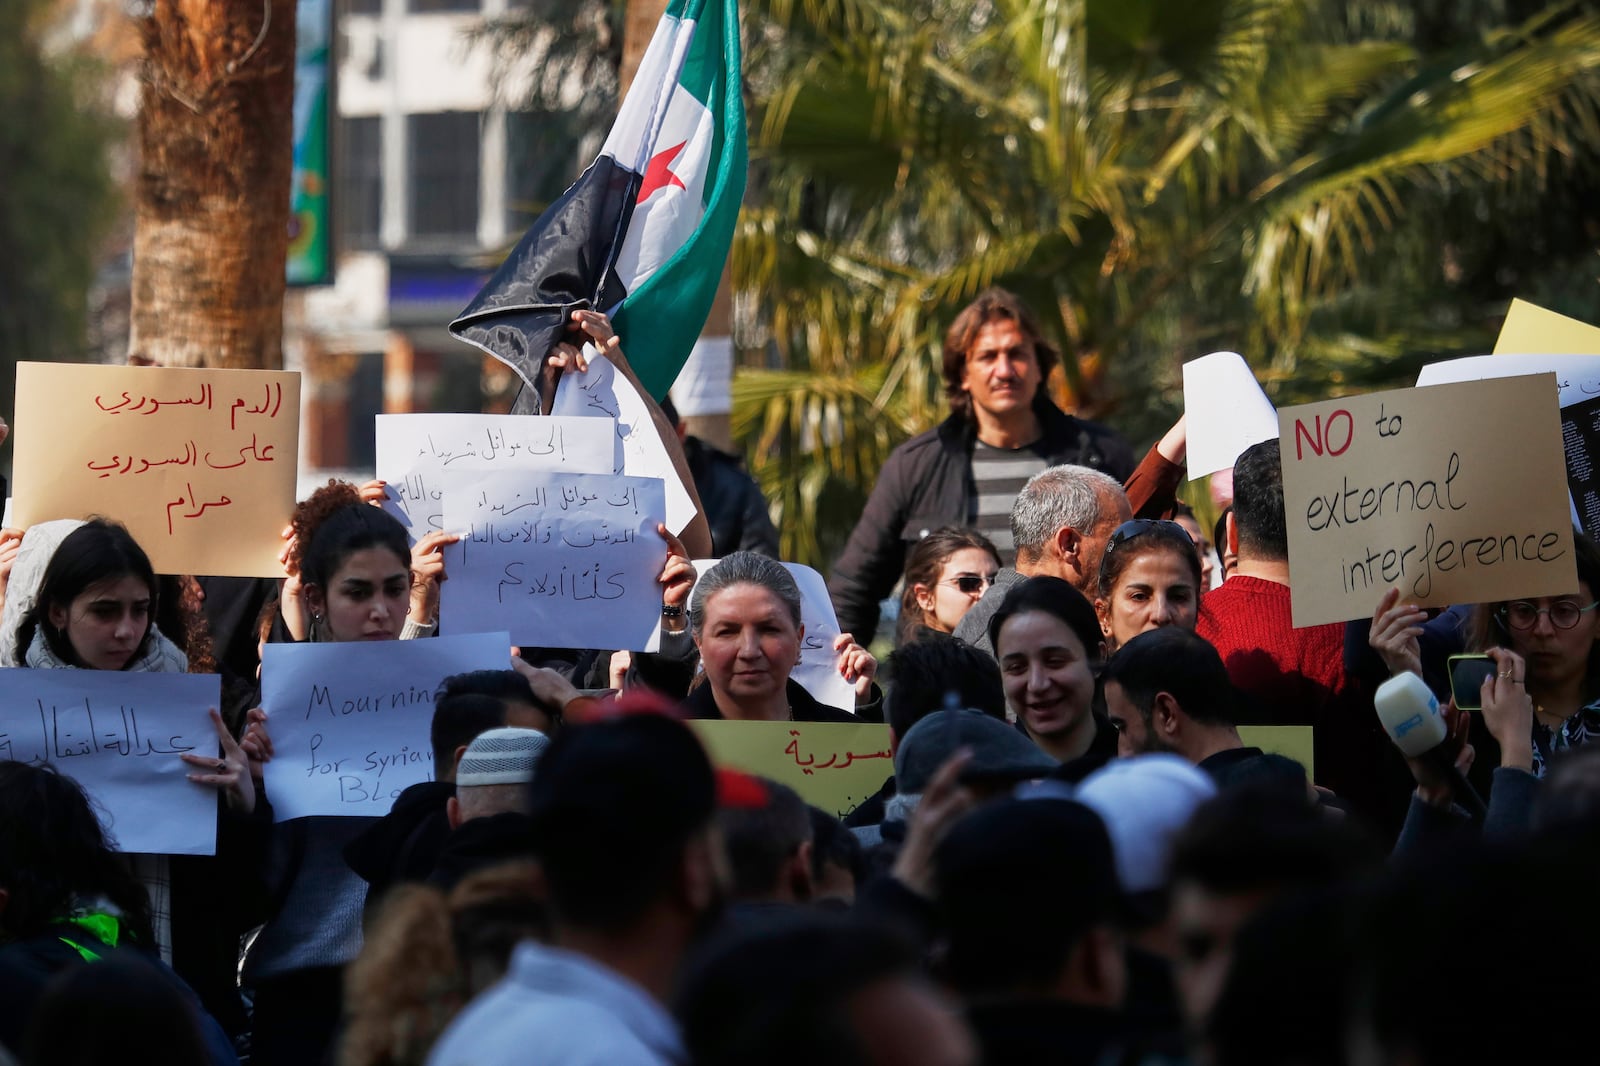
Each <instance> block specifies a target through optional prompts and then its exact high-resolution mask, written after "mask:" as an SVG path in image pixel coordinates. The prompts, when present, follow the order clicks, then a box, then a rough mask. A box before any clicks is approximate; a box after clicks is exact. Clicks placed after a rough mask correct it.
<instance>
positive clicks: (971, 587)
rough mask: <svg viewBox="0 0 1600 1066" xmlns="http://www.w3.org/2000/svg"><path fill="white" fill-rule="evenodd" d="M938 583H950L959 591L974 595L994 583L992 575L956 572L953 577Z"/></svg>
mask: <svg viewBox="0 0 1600 1066" xmlns="http://www.w3.org/2000/svg"><path fill="white" fill-rule="evenodd" d="M939 584H941V585H952V586H954V587H955V588H956V589H958V590H960V591H961V592H964V593H966V594H967V595H968V596H976V595H977V594H978V593H980V592H982V591H983V590H984V589H986V588H988V587H989V586H990V585H993V584H994V575H993V574H957V575H956V576H955V577H952V578H950V579H948V580H946V581H941V582H939Z"/></svg>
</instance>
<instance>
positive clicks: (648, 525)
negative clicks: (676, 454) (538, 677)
mask: <svg viewBox="0 0 1600 1066" xmlns="http://www.w3.org/2000/svg"><path fill="white" fill-rule="evenodd" d="M444 517H445V524H446V528H448V529H452V530H458V531H460V532H461V533H462V538H461V541H460V543H458V544H455V545H452V546H450V547H449V548H448V549H446V551H445V572H446V573H447V574H449V576H450V579H449V580H448V581H446V582H445V583H444V585H443V586H442V587H441V589H440V601H439V603H440V606H439V611H440V616H439V621H440V625H441V626H442V627H443V628H444V630H445V632H448V633H469V632H474V631H478V630H484V629H504V630H507V631H509V632H510V633H511V636H512V639H513V640H514V641H515V642H516V643H518V644H536V645H540V646H543V647H551V648H614V649H627V650H630V651H643V650H647V649H648V648H650V647H652V646H653V638H654V637H655V634H656V630H657V628H658V626H659V625H660V621H661V584H660V580H659V579H660V577H661V568H662V567H663V566H665V565H666V561H667V544H666V541H664V540H662V539H661V535H660V534H659V533H658V532H657V531H656V526H657V525H659V524H661V523H662V522H664V521H665V520H666V503H665V501H664V500H663V492H662V485H661V482H660V480H658V479H656V478H638V477H614V476H609V475H592V474H540V473H525V474H511V473H503V472H497V473H485V474H463V475H460V476H459V478H458V479H457V480H456V481H454V482H453V483H452V484H451V485H450V486H449V487H448V488H447V490H446V492H445V498H444Z"/></svg>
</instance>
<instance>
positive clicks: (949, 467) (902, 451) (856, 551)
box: [828, 390, 1135, 644]
mask: <svg viewBox="0 0 1600 1066" xmlns="http://www.w3.org/2000/svg"><path fill="white" fill-rule="evenodd" d="M1034 412H1035V413H1036V414H1037V415H1038V416H1039V426H1040V429H1041V430H1042V431H1043V436H1042V437H1041V438H1040V441H1039V445H1040V447H1041V449H1042V450H1043V452H1044V453H1045V455H1046V457H1047V459H1048V461H1049V463H1050V464H1051V465H1052V466H1054V465H1057V464H1060V463H1074V464H1077V465H1079V466H1088V467H1093V468H1094V469H1096V470H1101V471H1104V472H1105V473H1107V474H1110V475H1111V476H1112V477H1114V478H1116V479H1117V480H1118V481H1126V480H1127V479H1128V476H1129V475H1130V474H1132V473H1133V469H1134V465H1135V463H1134V455H1133V449H1132V448H1131V447H1129V445H1128V442H1127V441H1126V440H1124V439H1123V438H1122V437H1121V436H1120V435H1119V434H1118V433H1116V432H1115V431H1114V430H1111V429H1108V428H1107V427H1105V426H1102V425H1100V424H1099V423H1096V422H1088V421H1085V420H1083V419H1081V418H1074V417H1073V416H1072V415H1069V414H1067V413H1065V412H1064V411H1062V410H1061V409H1060V408H1059V407H1057V406H1055V404H1053V403H1051V402H1050V401H1049V400H1048V399H1047V398H1046V397H1045V396H1044V393H1043V391H1042V390H1041V392H1040V394H1039V396H1038V398H1037V399H1035V401H1034ZM976 441H977V427H976V425H975V424H974V423H973V422H972V421H971V420H970V419H968V418H967V417H966V416H964V415H951V416H950V417H949V418H947V419H945V420H944V421H943V422H941V423H940V424H939V425H938V426H937V427H935V428H933V429H930V430H929V431H928V432H926V433H924V434H922V435H921V436H917V437H912V438H911V439H910V440H908V441H906V442H905V443H904V444H902V445H900V447H898V448H896V449H895V450H894V451H893V452H892V453H891V454H890V455H889V459H888V461H887V462H885V463H884V464H883V469H882V470H880V471H879V472H878V481H877V484H875V485H874V486H873V487H872V495H871V496H870V497H869V498H868V499H867V506H866V508H865V509H864V510H863V511H862V512H861V520H860V521H859V522H857V523H856V528H855V531H854V532H852V533H851V534H850V541H849V543H847V544H846V545H845V549H844V554H843V555H841V556H840V557H839V561H838V562H837V563H835V564H834V567H833V575H832V577H831V578H830V579H829V581H828V594H829V595H830V596H832V597H833V606H834V610H836V611H837V612H838V614H839V629H840V631H841V632H845V633H851V634H853V635H854V636H855V638H856V639H857V640H858V641H860V642H861V643H862V644H869V643H871V641H872V638H873V635H874V634H875V633H877V631H878V602H879V601H880V600H882V599H883V598H884V597H885V596H887V595H888V594H889V592H890V590H891V589H893V588H894V583H895V582H896V581H898V580H900V574H901V572H902V571H903V570H904V569H905V563H906V550H907V546H908V545H909V544H910V543H911V542H912V541H915V540H920V539H922V538H923V537H925V536H927V535H928V534H929V533H931V532H933V531H934V530H935V529H938V528H939V527H940V526H966V525H969V524H970V523H971V514H970V510H971V501H972V498H973V494H974V486H973V481H972V449H973V446H974V444H975V442H976Z"/></svg>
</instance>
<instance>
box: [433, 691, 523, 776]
mask: <svg viewBox="0 0 1600 1066" xmlns="http://www.w3.org/2000/svg"><path fill="white" fill-rule="evenodd" d="M505 724H506V705H505V704H504V703H502V702H501V701H500V700H498V699H495V698H494V697H493V696H479V695H475V694H473V693H463V694H461V695H457V696H441V697H440V698H439V699H438V701H437V702H436V703H435V704H434V706H433V724H432V726H431V727H430V729H429V731H428V737H429V741H430V742H431V743H432V745H433V776H434V779H435V780H437V781H449V780H451V779H452V776H453V775H454V774H455V757H456V749H457V748H460V747H465V746H466V745H468V744H471V743H472V740H473V738H474V737H476V736H478V734H480V733H484V732H487V731H488V730H490V729H498V728H500V727H501V726H503V725H505Z"/></svg>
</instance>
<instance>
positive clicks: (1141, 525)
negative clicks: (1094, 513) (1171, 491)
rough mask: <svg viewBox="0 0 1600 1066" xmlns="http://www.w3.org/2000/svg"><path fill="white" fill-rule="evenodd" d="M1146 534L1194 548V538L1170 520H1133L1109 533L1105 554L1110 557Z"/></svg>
mask: <svg viewBox="0 0 1600 1066" xmlns="http://www.w3.org/2000/svg"><path fill="white" fill-rule="evenodd" d="M1147 533H1154V534H1156V535H1157V536H1159V537H1163V538H1165V539H1167V540H1170V541H1172V542H1173V543H1174V544H1181V545H1185V546H1187V547H1189V548H1193V547H1194V538H1193V537H1191V536H1189V531H1188V530H1187V529H1184V528H1183V527H1182V526H1180V525H1178V523H1176V522H1174V521H1172V520H1170V519H1166V518H1135V519H1133V520H1131V521H1128V522H1124V523H1122V525H1120V526H1118V527H1117V528H1116V529H1114V530H1112V531H1111V539H1110V540H1108V541H1106V554H1107V555H1110V554H1111V553H1112V552H1114V551H1116V550H1117V549H1118V548H1120V547H1122V546H1123V545H1125V544H1127V543H1128V542H1129V541H1132V540H1137V539H1139V538H1140V537H1142V536H1144V535H1145V534H1147Z"/></svg>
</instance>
